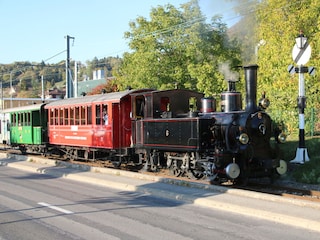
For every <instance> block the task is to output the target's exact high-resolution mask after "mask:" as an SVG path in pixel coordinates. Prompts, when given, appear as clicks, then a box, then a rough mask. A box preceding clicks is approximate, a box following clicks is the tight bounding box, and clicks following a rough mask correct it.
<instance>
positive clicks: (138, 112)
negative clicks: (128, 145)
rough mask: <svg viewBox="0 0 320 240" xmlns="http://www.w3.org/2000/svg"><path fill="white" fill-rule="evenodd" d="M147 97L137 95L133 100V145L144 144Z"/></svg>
mask: <svg viewBox="0 0 320 240" xmlns="http://www.w3.org/2000/svg"><path fill="white" fill-rule="evenodd" d="M145 114H146V109H145V96H144V95H137V96H135V97H134V98H133V100H132V120H133V121H132V126H133V131H132V133H133V136H132V138H133V144H135V145H140V144H143V123H144V121H142V120H143V119H144V118H145V116H146V115H145Z"/></svg>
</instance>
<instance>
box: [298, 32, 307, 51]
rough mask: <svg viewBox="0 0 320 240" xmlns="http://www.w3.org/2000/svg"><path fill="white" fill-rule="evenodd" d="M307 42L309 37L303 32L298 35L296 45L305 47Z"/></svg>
mask: <svg viewBox="0 0 320 240" xmlns="http://www.w3.org/2000/svg"><path fill="white" fill-rule="evenodd" d="M306 43H307V38H306V37H305V36H304V35H303V33H302V32H300V34H299V35H298V36H297V37H296V45H297V47H298V48H299V49H302V48H304V47H305V45H306Z"/></svg>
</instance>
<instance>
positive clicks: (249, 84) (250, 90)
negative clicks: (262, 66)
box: [244, 65, 258, 111]
mask: <svg viewBox="0 0 320 240" xmlns="http://www.w3.org/2000/svg"><path fill="white" fill-rule="evenodd" d="M244 71H245V80H246V111H255V110H257V109H258V107H257V72H258V65H249V66H245V67H244Z"/></svg>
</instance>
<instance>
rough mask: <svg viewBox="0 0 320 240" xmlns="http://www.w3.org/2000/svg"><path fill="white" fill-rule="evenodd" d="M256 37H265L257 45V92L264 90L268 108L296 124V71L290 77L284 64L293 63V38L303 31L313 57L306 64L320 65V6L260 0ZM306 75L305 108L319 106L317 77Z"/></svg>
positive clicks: (309, 1)
mask: <svg viewBox="0 0 320 240" xmlns="http://www.w3.org/2000/svg"><path fill="white" fill-rule="evenodd" d="M257 18H258V26H259V27H258V28H257V39H264V41H265V43H266V44H265V45H264V46H261V47H260V48H259V55H258V57H259V58H258V64H259V66H260V70H259V79H262V81H260V82H259V91H261V92H262V91H267V92H268V93H269V98H270V100H271V102H272V105H271V108H270V111H272V112H273V113H275V112H278V113H279V112H280V113H281V116H280V117H281V118H282V119H285V120H286V124H288V125H289V129H292V130H293V129H295V128H297V125H298V117H297V114H294V115H292V112H296V113H298V110H297V108H296V107H297V97H298V74H294V75H292V76H290V74H289V73H288V72H287V67H288V65H290V64H294V65H295V63H294V62H293V59H292V56H291V52H292V48H293V46H294V44H295V38H296V37H297V35H298V34H299V31H300V30H302V31H303V33H304V34H305V35H306V36H307V37H308V42H309V43H310V45H311V47H312V52H313V54H312V57H311V59H310V61H309V62H308V63H307V64H308V66H318V65H319V64H320V59H319V55H318V54H316V53H317V52H319V50H320V42H319V41H318V39H319V34H320V32H319V27H320V6H319V2H318V1H317V0H301V1H287V0H263V1H261V3H260V4H259V5H258V8H257ZM304 76H305V87H306V89H305V90H306V93H305V96H307V99H308V100H307V107H308V108H313V107H314V108H319V94H317V93H318V92H319V89H320V83H319V80H318V78H317V75H316V76H313V77H312V76H309V75H308V74H304Z"/></svg>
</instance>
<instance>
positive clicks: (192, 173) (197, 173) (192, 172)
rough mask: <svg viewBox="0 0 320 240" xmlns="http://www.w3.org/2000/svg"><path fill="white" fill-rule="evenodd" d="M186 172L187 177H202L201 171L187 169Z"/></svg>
mask: <svg viewBox="0 0 320 240" xmlns="http://www.w3.org/2000/svg"><path fill="white" fill-rule="evenodd" d="M187 174H188V178H190V179H202V178H204V173H203V172H202V171H199V170H195V169H190V170H188V172H187Z"/></svg>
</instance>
